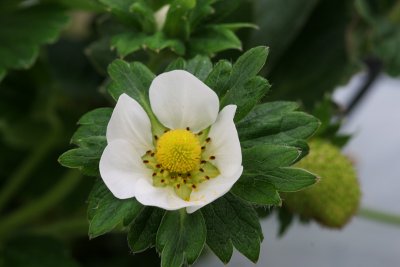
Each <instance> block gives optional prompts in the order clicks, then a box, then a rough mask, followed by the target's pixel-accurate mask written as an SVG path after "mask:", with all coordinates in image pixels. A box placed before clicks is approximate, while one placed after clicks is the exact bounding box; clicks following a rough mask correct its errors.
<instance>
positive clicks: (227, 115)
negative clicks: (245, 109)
mask: <svg viewBox="0 0 400 267" xmlns="http://www.w3.org/2000/svg"><path fill="white" fill-rule="evenodd" d="M235 112H236V106H235V105H228V106H226V107H224V108H223V109H222V110H221V112H220V113H219V115H218V118H217V121H216V122H215V123H214V124H213V125H212V126H211V129H210V132H209V134H208V136H209V137H210V138H211V142H210V143H209V144H208V145H207V148H206V151H205V152H204V155H205V156H206V157H209V156H215V160H213V161H212V163H213V164H214V165H215V166H216V167H217V168H218V170H219V171H220V173H221V175H223V176H226V177H230V176H232V175H234V174H235V173H236V172H237V170H238V169H239V167H240V166H241V165H242V151H241V149H240V142H239V136H238V133H237V130H236V127H235V123H234V122H233V118H234V116H235Z"/></svg>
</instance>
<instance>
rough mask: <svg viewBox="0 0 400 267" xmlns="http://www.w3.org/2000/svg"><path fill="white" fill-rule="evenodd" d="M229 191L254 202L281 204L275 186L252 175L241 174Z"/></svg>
mask: <svg viewBox="0 0 400 267" xmlns="http://www.w3.org/2000/svg"><path fill="white" fill-rule="evenodd" d="M231 192H232V193H233V194H235V195H237V196H238V197H240V198H242V199H244V200H246V201H248V202H251V203H254V204H259V205H276V206H280V205H281V204H282V201H281V198H280V197H279V194H278V191H277V190H276V188H275V186H274V185H273V184H271V183H269V182H267V181H265V179H262V178H261V179H259V178H258V177H254V176H246V175H243V176H242V177H240V179H239V181H237V182H236V183H235V185H234V186H233V188H232V189H231Z"/></svg>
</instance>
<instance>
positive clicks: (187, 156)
mask: <svg viewBox="0 0 400 267" xmlns="http://www.w3.org/2000/svg"><path fill="white" fill-rule="evenodd" d="M149 98H150V105H151V109H152V110H153V113H154V115H155V116H156V117H157V119H158V120H159V122H160V123H161V124H163V125H164V126H165V127H166V131H165V133H162V134H161V135H160V136H157V135H155V134H154V133H152V125H151V122H150V119H149V117H148V115H147V114H146V112H145V111H144V109H143V108H142V107H141V106H140V104H139V103H138V102H136V101H135V100H134V99H132V98H130V97H129V96H128V95H126V94H122V95H121V96H120V97H119V99H118V102H117V105H116V107H115V109H114V112H113V114H112V116H111V119H110V122H109V124H108V127H107V142H108V145H107V147H106V148H105V150H104V152H103V154H102V156H101V159H100V174H101V177H102V178H103V180H104V182H105V184H106V185H107V187H108V188H109V189H110V191H111V192H112V193H113V194H114V196H115V197H117V198H119V199H126V198H132V197H135V198H136V199H137V200H138V201H139V202H140V203H142V204H143V205H148V206H156V207H160V208H163V209H166V210H176V209H181V208H184V207H186V210H187V212H188V213H192V212H194V211H196V210H198V209H199V208H201V207H203V206H205V205H207V204H208V203H210V202H212V201H214V200H215V199H217V198H219V197H221V196H222V195H224V194H225V193H227V192H228V191H229V190H230V189H231V187H232V186H233V184H234V183H235V182H236V181H237V180H238V179H239V177H240V175H241V174H242V171H243V167H242V154H241V149H240V143H239V138H238V134H237V131H236V127H235V124H234V122H233V118H234V115H235V111H236V106H235V105H228V106H226V107H224V108H223V109H222V110H221V112H219V113H218V111H219V100H218V96H217V95H216V94H215V92H214V91H213V90H211V89H210V88H209V87H208V86H207V85H205V84H204V83H203V82H201V81H200V80H199V79H197V78H196V77H195V76H193V75H192V74H190V73H188V72H186V71H183V70H175V71H171V72H167V73H163V74H161V75H159V76H157V77H156V78H155V79H154V80H153V82H152V84H151V85H150V89H149Z"/></svg>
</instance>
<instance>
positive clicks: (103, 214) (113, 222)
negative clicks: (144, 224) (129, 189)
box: [88, 180, 143, 238]
mask: <svg viewBox="0 0 400 267" xmlns="http://www.w3.org/2000/svg"><path fill="white" fill-rule="evenodd" d="M88 203H89V204H88V220H89V237H90V238H95V237H98V236H100V235H103V234H105V233H108V232H110V231H112V230H113V229H114V228H116V227H117V226H119V225H122V226H123V225H128V224H129V223H130V222H131V221H132V220H133V219H135V218H136V216H137V215H138V214H139V213H140V211H141V210H142V209H143V206H142V205H141V204H140V203H139V202H138V201H137V200H136V199H134V198H130V199H123V200H121V199H117V198H116V197H115V196H114V195H113V194H112V193H111V192H110V190H109V189H108V188H107V187H106V186H105V184H104V183H103V181H102V180H97V182H96V183H95V185H94V187H93V189H92V192H91V193H90V195H89V199H88Z"/></svg>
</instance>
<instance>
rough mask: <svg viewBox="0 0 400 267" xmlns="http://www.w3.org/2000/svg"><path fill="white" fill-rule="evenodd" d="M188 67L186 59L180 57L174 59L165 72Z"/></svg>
mask: <svg viewBox="0 0 400 267" xmlns="http://www.w3.org/2000/svg"><path fill="white" fill-rule="evenodd" d="M185 69H186V61H185V60H184V59H183V58H181V57H179V58H177V59H175V60H174V61H172V62H171V63H170V64H169V65H168V66H167V67H166V68H165V72H167V71H171V70H185Z"/></svg>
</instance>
